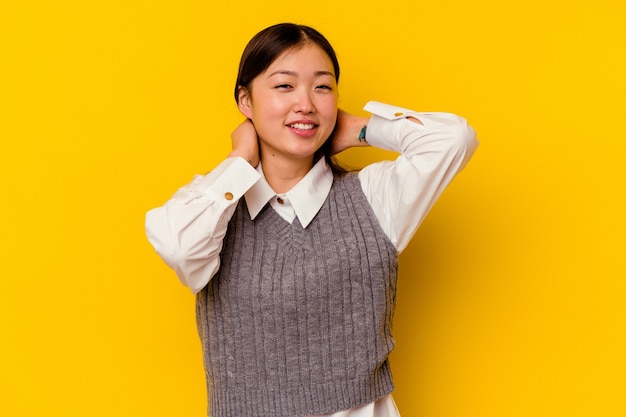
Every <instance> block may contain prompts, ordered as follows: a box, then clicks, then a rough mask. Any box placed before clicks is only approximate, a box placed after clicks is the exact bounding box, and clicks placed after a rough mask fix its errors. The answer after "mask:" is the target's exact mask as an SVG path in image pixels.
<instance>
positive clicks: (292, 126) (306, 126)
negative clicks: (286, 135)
mask: <svg viewBox="0 0 626 417" xmlns="http://www.w3.org/2000/svg"><path fill="white" fill-rule="evenodd" d="M286 126H287V128H289V130H291V131H292V132H293V133H295V134H296V135H298V136H300V137H303V138H308V137H311V136H313V135H315V132H317V128H318V127H319V125H317V124H315V123H313V122H312V121H309V120H306V121H299V122H293V123H289V124H287V125H286Z"/></svg>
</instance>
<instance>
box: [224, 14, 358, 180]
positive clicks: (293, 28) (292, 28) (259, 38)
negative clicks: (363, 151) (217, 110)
mask: <svg viewBox="0 0 626 417" xmlns="http://www.w3.org/2000/svg"><path fill="white" fill-rule="evenodd" d="M307 42H313V43H314V44H316V45H317V46H319V47H320V48H322V50H323V51H324V52H326V54H327V55H328V57H329V58H330V60H331V62H332V64H333V69H334V70H335V81H336V82H337V83H339V61H338V60H337V55H336V54H335V50H334V49H333V47H332V46H331V44H330V42H328V40H327V39H326V38H325V37H324V35H322V34H321V33H319V32H318V31H317V30H315V29H313V28H312V27H309V26H304V25H298V24H295V23H279V24H277V25H273V26H270V27H268V28H265V29H263V30H262V31H260V32H259V33H257V34H256V35H254V37H253V38H252V39H251V40H250V42H248V45H246V48H245V49H244V51H243V54H242V55H241V61H240V62H239V72H238V74H237V82H236V83H235V101H236V102H237V103H239V89H240V88H245V89H248V90H249V89H250V84H251V83H252V81H253V80H254V79H255V78H256V77H257V76H258V75H259V74H261V73H263V72H264V71H265V70H266V69H267V68H268V67H269V66H270V65H271V64H272V62H274V60H276V58H278V57H279V56H280V55H281V54H282V53H283V52H285V51H287V50H289V49H293V48H298V47H300V46H303V45H304V44H306V43H307ZM330 138H332V134H331V135H330V137H329V138H328V139H327V140H326V141H325V142H324V144H323V145H322V146H321V147H320V149H319V150H318V151H317V153H316V155H315V158H316V160H317V159H318V158H321V157H322V156H323V157H324V158H325V159H326V162H327V163H328V165H329V166H330V168H331V169H332V171H333V173H335V174H340V173H345V172H346V170H345V169H344V168H343V167H341V166H340V165H339V164H338V163H337V162H336V161H335V160H334V159H333V158H332V157H331V155H332V153H331V139H330Z"/></svg>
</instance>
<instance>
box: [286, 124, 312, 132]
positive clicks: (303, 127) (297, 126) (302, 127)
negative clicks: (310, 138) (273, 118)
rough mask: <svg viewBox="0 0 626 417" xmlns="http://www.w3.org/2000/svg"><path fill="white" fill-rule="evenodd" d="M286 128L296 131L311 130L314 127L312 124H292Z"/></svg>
mask: <svg viewBox="0 0 626 417" xmlns="http://www.w3.org/2000/svg"><path fill="white" fill-rule="evenodd" d="M287 126H288V127H291V128H293V129H298V130H311V129H313V128H314V127H315V125H314V124H313V123H293V124H290V125H287Z"/></svg>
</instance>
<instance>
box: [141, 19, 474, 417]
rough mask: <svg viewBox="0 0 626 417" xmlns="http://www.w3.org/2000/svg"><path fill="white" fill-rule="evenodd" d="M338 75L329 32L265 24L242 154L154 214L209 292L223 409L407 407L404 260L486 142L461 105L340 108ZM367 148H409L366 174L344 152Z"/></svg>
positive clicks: (364, 410) (205, 329)
mask: <svg viewBox="0 0 626 417" xmlns="http://www.w3.org/2000/svg"><path fill="white" fill-rule="evenodd" d="M338 80H339V64H338V62H337V58H336V56H335V53H334V51H333V48H332V47H331V45H330V44H329V43H328V41H327V40H326V39H325V38H324V37H323V36H322V35H321V34H320V33H319V32H317V31H316V30H314V29H312V28H310V27H307V26H301V25H295V24H279V25H275V26H271V27H269V28H267V29H265V30H263V31H261V32H259V33H258V34H257V35H256V36H255V37H254V38H253V39H252V40H251V41H250V43H249V44H248V45H247V47H246V49H245V50H244V53H243V56H242V59H241V63H240V66H239V75H238V77H237V83H236V86H235V99H236V101H237V105H238V107H239V110H240V111H241V113H242V114H243V115H244V116H245V118H246V120H245V121H244V122H243V123H241V125H239V126H238V127H237V128H236V129H235V130H234V132H233V135H232V136H233V137H232V139H233V150H232V152H231V153H230V155H229V157H228V158H227V159H226V160H225V161H223V162H222V163H221V164H220V165H219V166H218V167H216V168H215V169H214V170H213V171H212V172H211V173H209V174H208V175H205V176H198V177H196V178H195V179H194V180H193V181H192V182H191V183H190V184H188V185H186V186H184V187H183V188H181V189H180V190H179V191H178V192H177V193H176V194H174V196H173V197H172V199H171V200H169V201H168V202H167V203H165V205H164V206H162V207H160V208H156V209H154V210H151V211H150V212H149V213H148V214H147V217H146V229H147V235H148V238H149V240H150V242H151V243H152V245H153V246H154V248H155V249H156V251H157V252H158V253H159V255H160V256H161V257H162V258H163V260H164V261H165V262H166V263H167V264H168V265H169V266H171V267H172V268H173V269H174V270H175V271H176V273H177V275H178V277H179V278H180V280H181V281H182V283H183V284H185V285H187V286H189V287H190V289H191V290H192V292H193V293H196V294H197V304H196V305H197V319H198V330H199V333H200V338H201V341H202V348H203V354H204V363H205V368H206V375H207V385H208V395H209V410H210V415H211V416H212V417H253V416H264V417H281V416H284V417H287V416H314V415H322V414H324V415H331V416H333V417H340V416H342V417H346V416H350V417H365V416H368V417H372V416H376V417H390V416H398V415H399V414H398V411H397V409H396V407H395V404H394V402H393V399H392V397H391V391H392V390H393V383H392V379H391V373H390V369H389V364H388V356H389V353H390V352H391V350H392V348H393V343H394V342H393V338H392V335H391V321H392V316H393V311H394V306H395V289H396V279H397V257H398V254H399V253H400V252H401V251H402V250H403V249H404V248H405V247H406V245H407V244H408V242H409V240H410V238H411V237H412V236H413V234H414V233H415V231H416V229H417V227H418V226H419V224H420V223H421V221H422V220H423V218H424V216H425V215H426V213H427V212H428V210H429V209H430V207H431V206H432V205H433V203H434V202H435V200H436V199H437V197H438V196H439V195H440V193H441V192H442V191H443V189H444V188H445V187H446V185H447V184H448V183H449V182H450V181H451V180H452V178H453V177H454V176H455V174H456V173H457V172H458V171H460V170H461V169H462V167H463V166H464V165H465V163H466V162H467V161H468V160H469V158H470V157H471V155H472V153H473V151H474V149H475V147H476V146H477V142H476V140H475V135H474V132H473V130H472V129H471V128H470V127H469V126H468V125H467V124H466V122H465V121H464V120H463V119H461V118H460V117H457V116H454V115H451V114H444V113H416V112H413V111H411V110H407V109H403V108H399V107H394V106H389V105H386V104H382V103H377V102H370V103H368V105H367V106H366V107H365V110H367V111H369V112H371V113H372V116H371V117H370V118H364V117H359V116H355V115H351V114H349V113H347V112H345V111H342V110H339V109H338V108H337V82H338ZM369 145H373V146H377V147H379V148H382V149H387V150H394V151H397V152H399V153H400V156H399V157H398V158H397V159H396V160H395V161H393V162H391V161H387V162H381V163H377V164H373V165H370V166H367V167H365V168H364V169H362V170H361V171H359V172H345V171H343V170H342V169H341V168H339V167H338V166H337V165H336V164H335V162H334V161H333V160H332V158H331V155H333V154H335V153H338V152H341V151H343V150H345V149H347V148H350V147H356V146H369ZM242 197H244V198H242Z"/></svg>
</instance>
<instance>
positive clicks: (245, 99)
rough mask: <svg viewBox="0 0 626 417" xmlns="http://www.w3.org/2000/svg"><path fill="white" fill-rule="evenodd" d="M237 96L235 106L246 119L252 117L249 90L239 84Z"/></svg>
mask: <svg viewBox="0 0 626 417" xmlns="http://www.w3.org/2000/svg"><path fill="white" fill-rule="evenodd" d="M237 96H238V100H237V106H238V107H239V111H240V112H241V114H243V115H244V116H245V117H246V118H247V119H252V97H250V91H248V89H247V88H245V87H241V86H240V87H239V91H238V92H237Z"/></svg>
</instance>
